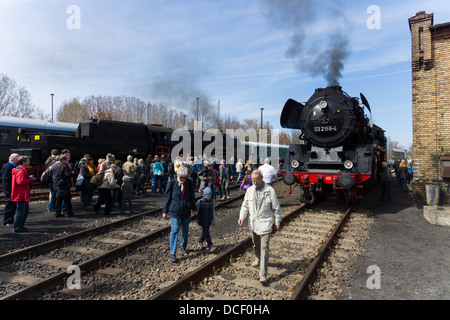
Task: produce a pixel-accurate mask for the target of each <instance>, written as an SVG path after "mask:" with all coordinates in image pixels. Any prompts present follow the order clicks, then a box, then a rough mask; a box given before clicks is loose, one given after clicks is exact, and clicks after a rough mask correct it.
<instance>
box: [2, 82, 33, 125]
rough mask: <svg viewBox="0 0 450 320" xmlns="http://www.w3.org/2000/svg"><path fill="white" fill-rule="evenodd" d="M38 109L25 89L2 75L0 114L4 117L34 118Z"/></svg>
mask: <svg viewBox="0 0 450 320" xmlns="http://www.w3.org/2000/svg"><path fill="white" fill-rule="evenodd" d="M36 112H37V108H36V106H35V104H34V103H33V101H32V99H31V95H30V93H29V92H28V91H27V89H25V87H18V86H17V84H16V82H15V81H14V80H12V79H11V78H9V77H8V76H7V75H5V74H0V114H1V115H4V116H12V117H20V118H34V117H36Z"/></svg>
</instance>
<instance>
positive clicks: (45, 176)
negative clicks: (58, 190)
mask: <svg viewBox="0 0 450 320" xmlns="http://www.w3.org/2000/svg"><path fill="white" fill-rule="evenodd" d="M49 171H50V168H47V169H46V170H45V171H44V172H42V175H41V183H48V182H49V181H50V178H51V177H50V172H49Z"/></svg>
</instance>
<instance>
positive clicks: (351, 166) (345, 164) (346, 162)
mask: <svg viewBox="0 0 450 320" xmlns="http://www.w3.org/2000/svg"><path fill="white" fill-rule="evenodd" d="M344 167H345V169H351V168H353V162H351V161H350V160H345V162H344Z"/></svg>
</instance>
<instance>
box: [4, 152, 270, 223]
mask: <svg viewBox="0 0 450 320" xmlns="http://www.w3.org/2000/svg"><path fill="white" fill-rule="evenodd" d="M19 158H20V161H19ZM24 160H28V161H24ZM29 160H30V159H29V158H28V157H26V156H22V157H21V156H20V155H18V154H12V155H11V156H10V159H9V162H8V163H6V164H5V165H4V166H3V171H2V176H3V179H2V184H3V192H4V194H5V207H4V214H3V225H13V224H14V216H15V215H16V211H20V212H21V214H20V215H19V216H20V217H25V219H24V220H26V216H27V212H28V210H29V209H28V208H29V205H28V202H29V201H30V189H31V183H32V182H34V181H35V180H36V177H34V176H33V177H28V173H27V167H28V166H29ZM230 160H232V159H230ZM252 162H254V161H252V160H251V159H249V160H248V161H247V162H246V163H244V162H243V161H242V160H239V161H237V162H236V164H234V161H230V164H228V163H226V161H220V162H219V161H218V160H217V159H209V158H206V156H203V157H202V156H199V157H198V158H197V157H195V158H191V157H185V158H183V157H180V158H179V157H177V158H176V159H175V160H174V161H172V159H171V158H170V155H165V154H162V155H155V156H152V155H149V156H148V157H147V159H146V160H144V159H138V158H134V157H133V156H132V155H129V156H128V157H127V159H126V161H125V162H124V163H122V161H121V160H119V159H116V158H115V156H114V154H112V153H108V154H107V155H106V157H105V158H100V159H98V161H97V163H96V164H94V158H93V157H92V156H91V155H89V154H85V155H84V157H83V158H82V159H72V158H71V154H70V150H69V149H63V150H62V151H61V152H59V150H57V149H54V150H52V151H51V155H50V156H49V157H48V159H47V160H46V161H45V170H44V172H43V174H42V175H41V177H40V178H38V179H39V181H40V183H41V184H43V185H47V186H48V188H49V192H50V201H49V204H48V206H47V210H48V211H49V212H52V213H53V214H54V216H55V217H56V218H60V217H71V216H73V215H74V210H73V206H72V196H71V189H72V187H76V190H78V191H79V193H80V201H81V203H82V205H83V211H94V212H96V213H98V212H99V210H100V208H101V207H102V206H104V211H103V212H104V213H105V214H106V215H109V214H110V213H111V211H112V208H113V206H114V205H115V204H117V205H118V208H119V210H120V213H121V214H123V213H124V211H125V210H127V212H128V213H129V214H132V213H133V204H132V199H133V198H134V197H138V196H140V195H141V194H142V193H143V192H145V189H144V188H143V185H144V183H151V185H152V191H153V193H159V194H164V192H165V190H166V189H167V187H168V185H169V182H170V181H172V180H174V178H175V177H176V172H177V171H178V169H179V168H180V167H185V168H186V169H187V171H188V177H190V178H191V179H192V181H193V185H194V188H195V190H198V192H203V191H204V189H205V188H209V189H210V190H211V193H212V194H211V198H212V199H213V200H215V199H216V191H217V193H218V197H219V199H220V200H224V199H229V198H230V194H229V187H230V181H232V180H234V181H236V182H237V183H242V184H241V190H246V189H247V188H248V187H249V186H250V185H251V178H250V172H251V171H252V170H254V169H256V168H257V165H256V164H252ZM266 166H267V164H265V165H263V166H261V169H262V170H263V169H264V168H265V167H266ZM271 168H272V170H271V171H270V172H271V174H272V173H273V174H274V176H273V177H274V178H273V180H276V179H277V174H276V170H275V169H274V168H273V167H271ZM13 169H21V171H18V172H20V173H22V175H23V177H22V178H23V179H22V180H23V181H22V180H21V181H20V183H21V184H22V185H23V188H17V187H16V188H14V186H15V185H18V183H19V180H18V179H17V180H14V181H13V178H14V175H13V172H15V171H14V170H13ZM25 175H27V177H28V179H24V177H25ZM270 179H271V181H272V178H270ZM271 181H270V182H271ZM197 188H198V189H197ZM19 190H20V194H21V196H20V197H19V198H18V197H17V195H16V194H17V193H18V192H19ZM95 190H97V193H98V196H97V199H94V191H95ZM13 191H15V192H13ZM22 202H27V203H26V204H25V203H22ZM18 208H19V209H18ZM18 221H20V219H19V220H18ZM13 231H14V232H26V231H27V228H26V227H25V226H24V223H23V224H21V223H19V222H18V225H17V226H16V227H14V228H13Z"/></svg>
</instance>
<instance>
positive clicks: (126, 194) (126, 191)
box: [120, 175, 133, 214]
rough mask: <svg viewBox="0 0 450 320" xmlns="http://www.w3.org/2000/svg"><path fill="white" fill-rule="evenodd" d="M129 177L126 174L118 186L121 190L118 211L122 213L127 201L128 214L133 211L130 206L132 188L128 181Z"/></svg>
mask: <svg viewBox="0 0 450 320" xmlns="http://www.w3.org/2000/svg"><path fill="white" fill-rule="evenodd" d="M130 180H131V178H130V177H129V176H127V175H125V176H123V178H122V181H123V182H122V185H121V186H120V190H122V205H121V206H120V213H121V214H122V213H123V209H125V203H126V202H128V210H129V212H130V214H132V213H133V207H132V201H131V199H132V197H133V189H132V188H131V183H130Z"/></svg>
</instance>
